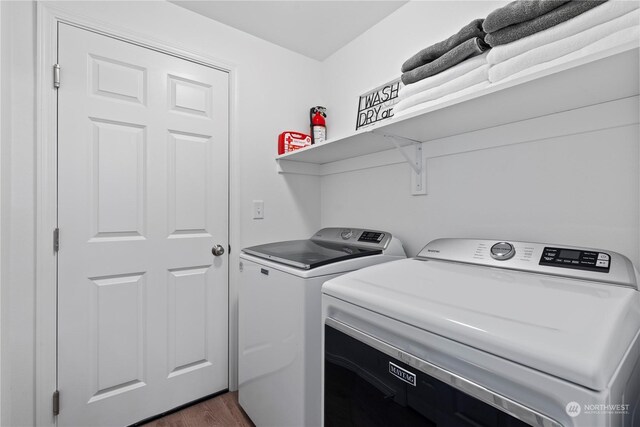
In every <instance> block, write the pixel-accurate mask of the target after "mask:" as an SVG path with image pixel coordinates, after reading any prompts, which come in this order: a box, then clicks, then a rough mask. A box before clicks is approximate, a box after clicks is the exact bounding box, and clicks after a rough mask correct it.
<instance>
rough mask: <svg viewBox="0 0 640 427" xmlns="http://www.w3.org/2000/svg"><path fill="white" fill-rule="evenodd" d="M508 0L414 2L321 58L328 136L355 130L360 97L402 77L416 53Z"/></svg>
mask: <svg viewBox="0 0 640 427" xmlns="http://www.w3.org/2000/svg"><path fill="white" fill-rule="evenodd" d="M506 3H508V1H459V0H455V1H415V0H414V1H410V2H409V3H407V4H405V5H404V6H402V7H401V8H399V9H398V10H396V11H395V12H393V13H392V14H391V15H389V16H388V17H387V18H385V19H383V20H382V21H380V22H378V23H377V24H376V25H374V26H373V27H372V28H370V29H369V30H367V31H366V32H364V33H363V34H362V35H360V36H359V37H357V38H356V39H354V40H353V41H352V42H351V43H349V44H347V45H346V46H345V47H343V48H342V49H340V50H338V51H337V52H336V53H334V54H333V55H331V56H330V57H329V58H327V59H325V60H324V61H323V62H322V78H323V82H324V87H325V93H326V104H327V105H326V107H327V108H328V112H327V114H328V117H327V134H328V137H329V138H337V137H342V136H345V135H349V134H351V133H353V131H354V130H355V126H356V113H357V111H358V108H357V107H358V97H359V96H360V95H362V94H363V93H365V92H367V91H369V90H371V89H373V88H376V87H378V86H380V85H381V84H383V83H386V82H388V81H390V80H393V79H395V78H398V77H400V74H401V73H400V66H401V65H402V63H403V62H404V61H405V60H406V59H408V58H409V57H410V56H411V55H413V54H414V53H416V52H418V51H419V50H421V49H423V48H425V47H427V46H429V45H430V44H433V43H436V42H439V41H440V40H443V39H445V38H447V37H449V36H450V35H452V34H454V33H455V32H457V31H458V30H459V29H460V28H461V27H463V26H464V25H466V24H468V23H469V22H471V21H472V20H474V19H477V18H484V17H485V16H487V14H489V12H491V11H492V10H494V9H496V8H498V7H500V6H502V5H504V4H506Z"/></svg>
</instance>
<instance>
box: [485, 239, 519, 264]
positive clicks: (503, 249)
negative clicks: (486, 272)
mask: <svg viewBox="0 0 640 427" xmlns="http://www.w3.org/2000/svg"><path fill="white" fill-rule="evenodd" d="M515 254H516V250H515V248H514V247H513V245H512V244H511V243H507V242H500V243H496V244H495V245H493V246H491V258H493V259H497V260H500V261H504V260H507V259H509V258H512V257H513V256H514V255H515Z"/></svg>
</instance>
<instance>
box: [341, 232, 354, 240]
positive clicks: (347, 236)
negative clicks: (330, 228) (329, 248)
mask: <svg viewBox="0 0 640 427" xmlns="http://www.w3.org/2000/svg"><path fill="white" fill-rule="evenodd" d="M340 237H342V239H343V240H349V239H350V238H352V237H353V231H352V230H343V231H342V233H340Z"/></svg>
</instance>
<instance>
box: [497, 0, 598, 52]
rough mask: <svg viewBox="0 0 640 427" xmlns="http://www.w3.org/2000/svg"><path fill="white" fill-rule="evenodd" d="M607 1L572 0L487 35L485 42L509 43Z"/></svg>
mask: <svg viewBox="0 0 640 427" xmlns="http://www.w3.org/2000/svg"><path fill="white" fill-rule="evenodd" d="M606 1H607V0H574V1H570V2H568V3H565V4H563V5H562V6H560V7H558V8H556V9H553V10H552V11H551V12H549V13H545V14H544V15H542V16H539V17H537V18H534V19H531V20H529V21H525V22H521V23H519V24H514V25H509V26H508V27H505V28H503V29H501V30H498V31H495V32H493V33H489V34H487V35H486V36H485V38H484V39H485V41H486V42H487V43H489V45H491V46H498V45H501V44H507V43H511V42H513V41H516V40H519V39H521V38H524V37H527V36H530V35H531V34H535V33H538V32H540V31H543V30H546V29H547V28H551V27H553V26H555V25H558V24H560V23H562V22H564V21H568V20H569V19H571V18H575V17H576V16H578V15H580V14H581V13H584V12H586V11H587V10H589V9H593V8H594V7H596V6H599V5H601V4H602V3H605V2H606Z"/></svg>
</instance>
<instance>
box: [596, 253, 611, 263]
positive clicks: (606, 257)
mask: <svg viewBox="0 0 640 427" xmlns="http://www.w3.org/2000/svg"><path fill="white" fill-rule="evenodd" d="M598 259H601V260H604V261H609V255H607V254H598Z"/></svg>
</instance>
